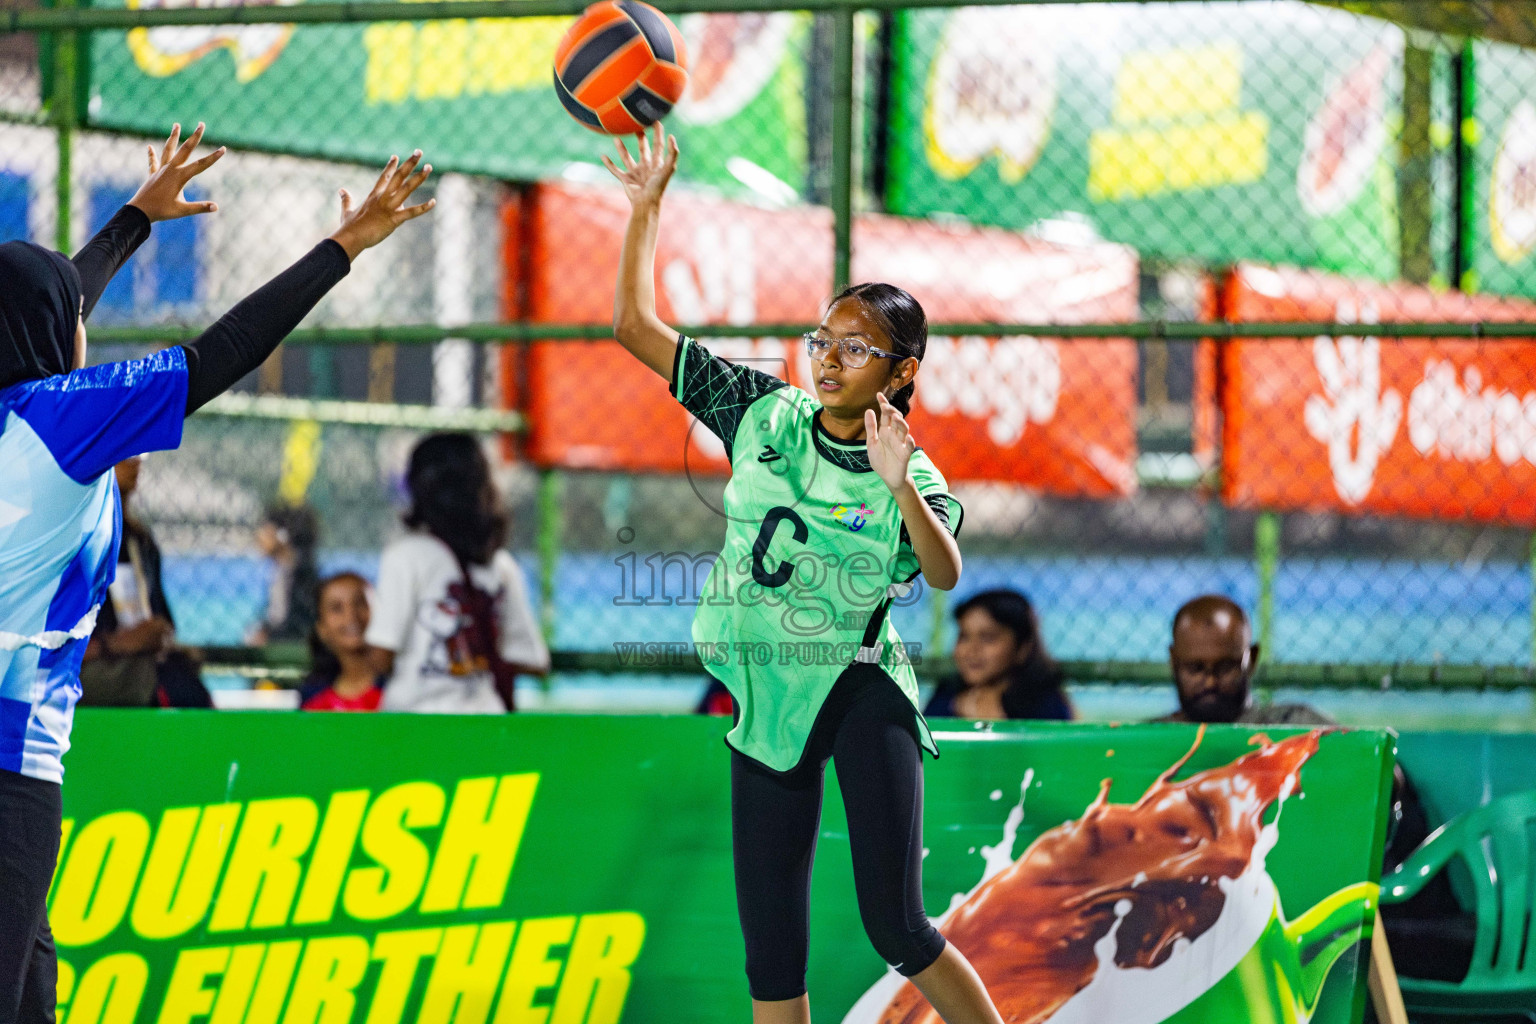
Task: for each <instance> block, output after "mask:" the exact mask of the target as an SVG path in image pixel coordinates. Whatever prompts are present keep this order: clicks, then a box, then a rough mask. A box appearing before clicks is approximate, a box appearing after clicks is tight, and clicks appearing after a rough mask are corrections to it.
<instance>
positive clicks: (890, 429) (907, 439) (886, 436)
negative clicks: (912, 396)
mask: <svg viewBox="0 0 1536 1024" xmlns="http://www.w3.org/2000/svg"><path fill="white" fill-rule="evenodd" d="M875 400H876V401H878V402H879V403H880V415H879V416H878V417H877V416H876V415H875V410H873V409H866V410H864V441H865V444H866V445H867V446H868V448H869V468H870V469H873V470H874V471H875V473H876V474H878V475H879V477H880V479H881V480H883V481H885V486H887V487H889V488H890V489H891V490H892V491H893V492H894V491H895V490H896V489H897V488H899V487H901V485H902V484H904V483H906V480H907V462H908V461H909V460H910V459H911V458H912V453H913V452H915V451H917V442H916V441H914V440H912V431H911V430H909V429H908V428H907V421H906V419H905V418H904V417H903V416H902V415H901V413H899V412H897V411H896V407H895V406H894V405H892V404H891V403H890V400H889V399H887V398H886V397H885V396H884V395H882V394H877V395H875Z"/></svg>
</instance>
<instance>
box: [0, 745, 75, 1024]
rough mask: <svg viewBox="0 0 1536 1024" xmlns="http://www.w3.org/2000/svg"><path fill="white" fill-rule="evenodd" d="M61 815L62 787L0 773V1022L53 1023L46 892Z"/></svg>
mask: <svg viewBox="0 0 1536 1024" xmlns="http://www.w3.org/2000/svg"><path fill="white" fill-rule="evenodd" d="M62 810H63V805H62V802H61V800H60V797H59V785H58V783H56V782H44V781H42V780H41V779H34V778H30V777H28V776H26V775H20V774H17V773H16V772H10V771H6V770H4V769H0V1024H13V1022H17V1021H20V1022H22V1024H53V1019H54V1018H53V1010H54V994H55V990H56V989H57V987H58V970H59V968H58V959H57V956H56V954H55V953H54V948H53V933H52V932H50V931H49V930H48V886H49V884H50V883H51V882H52V881H53V865H54V862H55V861H56V860H57V859H58V856H59V823H60V818H61V817H62Z"/></svg>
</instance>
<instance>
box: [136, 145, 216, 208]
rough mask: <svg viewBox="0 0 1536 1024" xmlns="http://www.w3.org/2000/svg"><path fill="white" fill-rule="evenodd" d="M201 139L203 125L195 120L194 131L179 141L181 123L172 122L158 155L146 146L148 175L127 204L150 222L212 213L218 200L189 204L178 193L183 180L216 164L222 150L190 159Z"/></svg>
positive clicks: (189, 179) (183, 186) (183, 183)
mask: <svg viewBox="0 0 1536 1024" xmlns="http://www.w3.org/2000/svg"><path fill="white" fill-rule="evenodd" d="M201 141H203V124H202V122H198V125H197V131H195V132H193V133H192V134H191V135H190V136H188V137H187V141H186V142H182V141H181V125H179V124H178V125H173V126H172V128H171V136H170V138H168V139H166V140H165V145H164V146H163V147H161V149H160V152H159V154H158V155H157V154H156V153H155V147H154V146H146V147H145V148H146V149H148V150H149V178H148V180H146V181H145V182H144V184H142V185H140V186H139V190H138V191H137V192H135V193H134V194H133V198H132V199H130V200H128V205H129V206H133V207H136V208H138V209H139V210H141V211H143V213H144V216H146V217H148V218H149V221H150V223H151V224H153V223H155V222H157V221H162V220H175V219H176V218H178V217H191V216H192V215H194V214H198V213H216V212H217V211H218V209H219V204H218V203H213V202H201V203H189V202H187V201H186V199H185V198H183V196H182V194H181V190H182V189H183V188H185V187H186V184H187V182H189V181H191V180H192V179H193V178H195V177H197V176H198V175H199V174H202V173H203V172H204V171H206V170H207V169H208V168H210V167H212V166H213V165H214V164H216V163H218V162H219V157H221V156H223V155H224V153H225V149H224V147H223V146H220V147H219V148H218V149H216V150H214V151H213V152H212V153H209V154H208V155H207V156H205V157H202V158H201V159H199V160H193V159H192V151H193V150H195V149H197V144H198V143H199V142H201Z"/></svg>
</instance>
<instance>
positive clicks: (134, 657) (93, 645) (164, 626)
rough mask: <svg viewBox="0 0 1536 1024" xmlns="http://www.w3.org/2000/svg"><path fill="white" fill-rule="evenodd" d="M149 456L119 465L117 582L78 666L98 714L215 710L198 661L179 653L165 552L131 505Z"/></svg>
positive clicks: (84, 694) (85, 694)
mask: <svg viewBox="0 0 1536 1024" xmlns="http://www.w3.org/2000/svg"><path fill="white" fill-rule="evenodd" d="M142 462H143V456H141V455H135V456H132V457H131V458H127V459H124V460H123V461H121V462H119V463H118V464H117V465H116V466H115V467H113V471H114V472H115V473H116V475H117V490H118V493H119V495H121V499H122V509H123V539H122V542H121V544H120V545H119V547H118V552H117V576H116V578H115V579H113V581H112V583H111V585H110V586H109V587H108V588H107V599H106V600H105V601H103V602H102V603H101V609H100V611H98V612H97V613H96V628H95V629H93V630H92V631H91V639H90V642H89V643H87V644H86V646H85V657H84V660H83V661H82V662H81V665H80V686H81V697H80V703H81V704H83V705H86V706H91V705H95V706H98V707H101V706H108V707H162V708H209V707H212V706H213V699H212V698H211V697H210V696H209V694H208V689H207V687H205V686H204V685H203V680H202V677H201V674H200V672H199V669H198V663H197V661H196V660H195V659H194V658H193V657H192V655H191V654H190V653H188V652H187V651H186V650H184V649H183V648H180V647H177V646H176V642H175V641H176V623H175V621H174V620H173V619H172V618H171V606H170V604H169V603H168V602H167V601H166V599H165V587H164V585H163V584H162V582H161V579H160V545H158V544H156V543H155V536H154V534H152V533H151V532H150V530H149V527H148V526H147V525H145V523H144V521H143V520H141V519H140V518H139V517H138V516H136V515H134V514H133V511H132V504H131V500H130V499H132V497H133V492H134V491H135V490H136V489H137V488H138V485H139V466H140V465H141V464H142Z"/></svg>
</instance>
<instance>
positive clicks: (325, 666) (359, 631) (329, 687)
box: [299, 572, 384, 711]
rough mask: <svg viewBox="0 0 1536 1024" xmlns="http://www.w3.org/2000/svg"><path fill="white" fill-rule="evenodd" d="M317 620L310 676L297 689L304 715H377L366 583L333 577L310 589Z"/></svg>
mask: <svg viewBox="0 0 1536 1024" xmlns="http://www.w3.org/2000/svg"><path fill="white" fill-rule="evenodd" d="M315 607H316V608H317V609H318V615H317V617H316V619H315V627H314V629H312V630H310V633H309V675H308V676H307V677H306V678H305V680H304V683H303V685H302V686H301V687H300V688H299V700H300V701H301V702H302V707H303V709H304V710H305V711H377V710H379V702H380V701H381V700H382V699H383V697H384V690H383V685H382V684H383V680H382V679H381V678H380V677H379V676H378V675H377V674H376V673H375V672H374V670H373V659H372V658H371V657H370V656H369V651H368V641H367V640H365V639H364V635H365V634H366V633H367V632H368V581H367V580H365V579H363V578H362V577H361V576H359V575H358V574H357V573H355V572H342V573H337V574H336V575H335V576H330V577H327V578H326V579H324V580H322V581H321V582H320V586H319V587H317V588H316V589H315Z"/></svg>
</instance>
